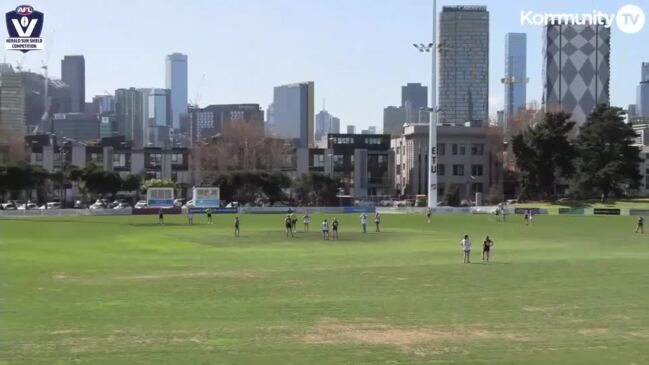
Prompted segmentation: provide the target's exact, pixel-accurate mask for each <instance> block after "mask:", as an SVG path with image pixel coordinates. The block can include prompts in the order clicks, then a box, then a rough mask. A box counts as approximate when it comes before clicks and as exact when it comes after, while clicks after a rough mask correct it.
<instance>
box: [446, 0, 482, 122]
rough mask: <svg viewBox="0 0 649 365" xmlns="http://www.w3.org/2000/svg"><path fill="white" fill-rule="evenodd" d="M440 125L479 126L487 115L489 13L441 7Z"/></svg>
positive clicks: (464, 7)
mask: <svg viewBox="0 0 649 365" xmlns="http://www.w3.org/2000/svg"><path fill="white" fill-rule="evenodd" d="M439 44H440V47H439V54H440V56H439V108H440V112H439V122H440V124H453V125H465V124H466V123H470V124H475V123H482V122H484V121H486V120H487V119H488V116H489V12H488V11H487V7H485V6H444V7H443V8H442V12H441V15H440V31H439Z"/></svg>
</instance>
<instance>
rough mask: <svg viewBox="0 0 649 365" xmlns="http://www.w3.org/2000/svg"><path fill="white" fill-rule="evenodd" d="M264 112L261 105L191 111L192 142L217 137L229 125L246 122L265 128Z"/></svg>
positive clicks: (210, 106)
mask: <svg viewBox="0 0 649 365" xmlns="http://www.w3.org/2000/svg"><path fill="white" fill-rule="evenodd" d="M263 121H264V111H263V110H261V107H260V106H259V104H223V105H208V106H206V107H205V108H192V109H190V111H189V123H190V136H191V137H190V141H192V143H193V142H194V141H199V140H202V139H204V138H208V137H213V136H216V135H217V134H218V133H221V132H222V131H223V127H224V126H225V125H226V124H228V123H239V122H246V123H251V124H253V125H255V126H257V127H259V128H261V127H262V126H263V124H264V123H263Z"/></svg>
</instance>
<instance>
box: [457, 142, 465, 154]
mask: <svg viewBox="0 0 649 365" xmlns="http://www.w3.org/2000/svg"><path fill="white" fill-rule="evenodd" d="M458 150H459V151H458V153H459V154H460V155H461V156H464V155H465V154H466V148H465V146H464V144H459V145H458Z"/></svg>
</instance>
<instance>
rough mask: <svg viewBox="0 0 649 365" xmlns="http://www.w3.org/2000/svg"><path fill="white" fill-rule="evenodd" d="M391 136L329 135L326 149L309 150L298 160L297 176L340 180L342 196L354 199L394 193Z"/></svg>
mask: <svg viewBox="0 0 649 365" xmlns="http://www.w3.org/2000/svg"><path fill="white" fill-rule="evenodd" d="M391 166H392V163H391V153H390V136H389V135H387V134H367V135H360V134H330V135H329V139H328V140H327V146H326V148H310V149H309V150H308V159H302V160H301V159H299V158H298V174H300V173H304V172H306V171H311V172H320V173H324V174H327V175H330V176H333V177H334V178H335V179H337V180H339V181H340V182H341V184H342V187H341V188H342V190H343V191H342V193H343V195H351V196H353V197H355V198H365V197H374V196H389V195H391V193H392V175H391V174H390V172H391V171H392V167H391Z"/></svg>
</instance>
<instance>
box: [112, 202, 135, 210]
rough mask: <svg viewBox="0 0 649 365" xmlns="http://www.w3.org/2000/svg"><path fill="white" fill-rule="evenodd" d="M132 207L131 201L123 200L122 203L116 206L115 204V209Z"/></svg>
mask: <svg viewBox="0 0 649 365" xmlns="http://www.w3.org/2000/svg"><path fill="white" fill-rule="evenodd" d="M130 207H131V205H130V204H129V203H127V202H121V203H118V204H117V205H116V206H114V207H113V209H128V208H130Z"/></svg>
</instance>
